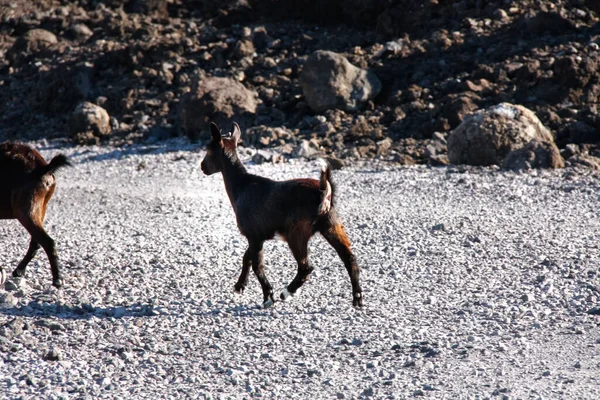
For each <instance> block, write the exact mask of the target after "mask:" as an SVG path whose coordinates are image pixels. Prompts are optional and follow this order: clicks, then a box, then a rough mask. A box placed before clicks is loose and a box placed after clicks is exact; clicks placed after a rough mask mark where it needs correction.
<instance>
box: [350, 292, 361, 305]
mask: <svg viewBox="0 0 600 400" xmlns="http://www.w3.org/2000/svg"><path fill="white" fill-rule="evenodd" d="M352 297H353V299H352V305H353V306H354V307H359V308H360V307H362V306H363V295H362V292H358V293H354V294H353V295H352Z"/></svg>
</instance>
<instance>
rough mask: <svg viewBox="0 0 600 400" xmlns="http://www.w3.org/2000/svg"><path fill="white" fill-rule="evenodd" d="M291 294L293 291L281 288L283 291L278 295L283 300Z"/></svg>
mask: <svg viewBox="0 0 600 400" xmlns="http://www.w3.org/2000/svg"><path fill="white" fill-rule="evenodd" d="M293 295H294V293H291V292H290V291H289V290H287V288H285V289H283V292H281V295H280V296H279V297H280V298H281V300H282V301H285V300H286V299H287V298H288V297H291V296H293Z"/></svg>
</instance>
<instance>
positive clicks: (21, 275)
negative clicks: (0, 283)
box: [12, 268, 25, 278]
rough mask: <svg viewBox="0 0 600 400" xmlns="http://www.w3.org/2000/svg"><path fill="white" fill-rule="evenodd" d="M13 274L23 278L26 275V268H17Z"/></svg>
mask: <svg viewBox="0 0 600 400" xmlns="http://www.w3.org/2000/svg"><path fill="white" fill-rule="evenodd" d="M12 276H13V277H15V278H21V277H23V276H25V270H24V269H19V268H16V269H15V270H14V271H13V272H12Z"/></svg>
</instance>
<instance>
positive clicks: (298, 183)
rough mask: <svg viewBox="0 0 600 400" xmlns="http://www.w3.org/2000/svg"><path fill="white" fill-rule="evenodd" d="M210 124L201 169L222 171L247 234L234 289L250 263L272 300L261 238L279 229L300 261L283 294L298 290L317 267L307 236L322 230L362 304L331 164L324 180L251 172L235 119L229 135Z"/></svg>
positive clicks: (357, 304)
mask: <svg viewBox="0 0 600 400" xmlns="http://www.w3.org/2000/svg"><path fill="white" fill-rule="evenodd" d="M210 129H211V134H212V140H211V142H210V143H209V145H208V148H207V151H206V156H205V157H204V160H203V161H202V164H201V167H202V171H203V172H204V173H205V174H206V175H211V174H214V173H216V172H221V173H222V174H223V181H224V182H225V189H226V191H227V195H228V196H229V200H230V201H231V205H232V206H233V210H234V212H235V216H236V219H237V225H238V228H239V229H240V232H241V233H242V235H244V236H245V237H246V238H247V239H248V245H249V246H248V249H247V250H246V253H245V254H244V258H243V264H242V273H241V274H240V277H239V279H238V281H237V283H236V284H235V287H234V289H235V291H236V292H238V293H241V292H243V291H244V288H245V287H246V282H247V280H248V272H249V269H250V266H252V270H253V271H254V273H255V274H256V277H257V278H258V281H259V282H260V285H261V287H262V291H263V297H264V306H265V307H268V306H270V305H272V304H273V302H274V299H273V288H272V286H271V284H270V283H269V281H268V280H267V277H266V276H265V272H264V266H263V243H264V242H265V241H266V240H269V239H272V238H273V237H274V236H275V235H276V234H277V235H279V236H281V237H282V238H283V239H284V240H285V241H287V243H288V245H289V247H290V249H291V250H292V253H293V255H294V258H295V259H296V261H297V262H298V272H297V274H296V277H295V278H294V279H293V280H292V282H291V283H290V284H289V285H288V286H287V288H286V289H285V290H284V291H283V293H281V299H282V300H285V299H286V298H287V297H288V296H289V295H293V294H295V293H296V290H298V288H299V287H300V286H302V284H303V283H304V282H305V281H306V280H307V279H308V276H309V275H310V273H311V271H312V270H313V268H312V266H311V265H310V264H309V262H308V241H309V239H310V238H311V237H312V236H313V235H314V234H315V233H316V232H320V233H321V234H322V235H323V237H324V238H325V239H326V240H327V241H328V242H329V244H331V246H333V248H334V249H335V250H336V251H337V253H338V255H339V256H340V258H341V259H342V261H343V262H344V265H345V267H346V270H347V271H348V274H349V275H350V282H351V284H352V297H353V304H354V306H355V307H362V305H363V298H362V289H361V287H360V283H359V273H360V270H359V267H358V265H357V264H356V258H355V257H354V254H353V253H352V250H351V249H350V241H349V240H348V237H347V236H346V233H345V232H344V227H343V225H342V222H341V220H340V218H339V216H338V215H337V213H336V210H335V208H334V202H335V188H334V186H333V183H332V181H331V167H330V166H329V165H328V166H327V167H326V168H325V169H324V170H323V171H322V172H321V179H320V181H318V180H316V179H308V178H305V179H293V180H289V181H281V182H278V181H273V180H271V179H267V178H264V177H261V176H257V175H252V174H250V173H248V172H247V171H246V169H245V168H244V166H243V165H242V163H241V161H240V160H239V158H238V156H237V151H236V148H237V144H238V141H239V139H240V136H241V131H240V127H239V126H238V125H237V124H236V123H234V124H233V132H232V133H231V134H230V136H226V137H223V136H222V135H221V131H220V130H219V128H218V126H217V125H216V124H214V123H211V125H210Z"/></svg>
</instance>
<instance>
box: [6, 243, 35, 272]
mask: <svg viewBox="0 0 600 400" xmlns="http://www.w3.org/2000/svg"><path fill="white" fill-rule="evenodd" d="M39 248H40V244H39V243H38V242H36V241H35V240H33V238H32V239H31V241H30V242H29V249H27V254H25V257H23V260H21V262H20V263H19V265H17V268H15V270H14V271H13V273H12V275H13V276H15V277H20V276H25V269H26V268H27V265H28V264H29V262H30V261H31V260H32V259H33V257H35V255H36V253H37V252H38V250H39Z"/></svg>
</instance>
